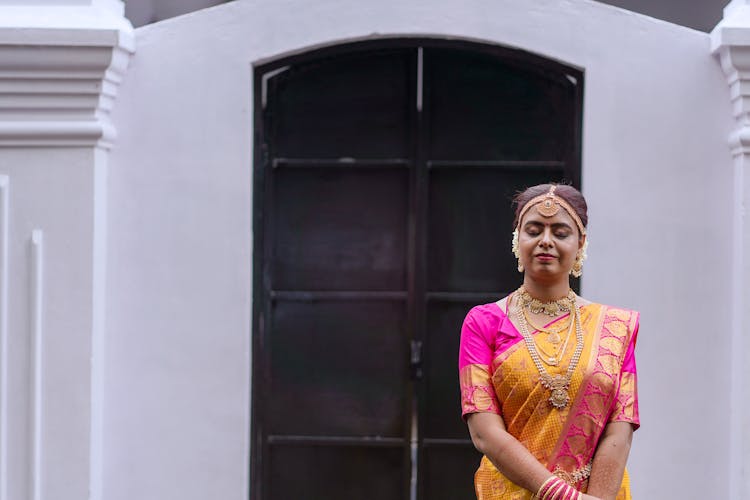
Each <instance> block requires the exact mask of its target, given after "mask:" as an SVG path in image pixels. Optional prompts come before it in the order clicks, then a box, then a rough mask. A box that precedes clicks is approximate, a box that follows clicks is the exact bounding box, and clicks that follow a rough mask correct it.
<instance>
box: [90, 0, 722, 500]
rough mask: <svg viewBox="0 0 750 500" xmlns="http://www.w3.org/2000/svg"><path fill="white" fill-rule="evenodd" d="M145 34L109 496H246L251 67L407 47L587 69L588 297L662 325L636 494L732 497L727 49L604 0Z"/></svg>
mask: <svg viewBox="0 0 750 500" xmlns="http://www.w3.org/2000/svg"><path fill="white" fill-rule="evenodd" d="M136 33H137V44H138V51H137V53H136V55H135V57H134V59H133V61H132V65H131V68H130V70H129V72H128V74H127V75H126V79H125V81H124V83H123V85H122V88H121V90H120V95H119V97H118V101H117V104H116V109H115V111H114V115H113V119H114V122H115V125H116V126H117V128H118V131H119V134H120V136H119V140H118V143H117V144H116V146H115V149H114V150H113V152H112V158H111V171H110V174H109V196H110V216H109V233H110V238H109V267H108V271H109V275H108V286H109V288H108V304H109V305H108V318H107V319H108V324H107V325H108V329H107V331H108V340H107V363H106V371H105V379H104V383H105V401H104V402H105V415H104V435H105V442H104V450H105V452H104V477H103V480H104V497H105V498H107V499H108V500H125V499H128V500H130V499H132V498H138V499H141V500H148V499H159V500H163V499H178V498H179V499H181V500H193V499H194V500H199V499H200V500H204V499H205V498H221V499H222V500H240V499H245V498H247V490H248V483H249V478H248V469H249V464H248V458H249V425H250V422H249V415H250V359H251V356H250V335H251V332H250V312H251V295H252V294H251V273H252V269H251V258H252V249H251V241H252V239H251V238H252V235H251V233H250V231H251V227H252V224H251V207H252V183H251V181H252V177H251V168H252V134H253V130H252V117H253V109H252V102H253V96H252V88H253V86H252V83H253V80H252V67H251V65H252V64H253V63H255V62H257V61H262V60H266V59H268V58H273V57H277V56H279V55H281V54H288V53H291V52H295V51H301V50H306V49H309V48H311V47H314V46H319V45H321V44H331V43H337V42H341V41H346V40H352V39H359V38H362V37H368V36H399V35H418V36H433V35H435V36H449V37H459V38H470V39H479V40H484V41H487V42H490V43H498V44H502V45H507V46H512V47H519V48H523V49H526V50H529V51H532V52H535V53H538V54H541V55H545V56H547V57H551V58H555V59H559V60H562V61H564V62H566V63H569V64H573V65H575V66H578V67H582V68H584V69H585V71H586V81H585V104H584V113H585V116H584V137H583V160H584V167H583V187H584V193H585V194H586V196H587V198H588V200H589V204H590V207H591V208H590V215H591V227H590V236H591V241H592V245H591V249H590V252H589V255H590V260H589V262H588V263H587V265H586V269H585V274H584V295H587V296H588V297H589V298H591V299H594V300H599V301H603V302H608V303H613V304H619V305H623V306H628V307H633V308H637V309H639V310H641V311H642V313H643V316H642V328H641V333H640V344H639V349H638V361H639V368H640V383H641V386H640V391H641V393H640V396H641V412H642V420H643V427H642V429H641V430H639V431H638V433H636V436H635V443H634V447H633V452H632V454H631V460H630V468H631V474H632V476H633V483H634V492H635V497H636V498H638V499H651V498H681V499H686V500H687V499H702V498H725V497H727V495H728V482H729V476H728V470H729V467H730V463H729V455H728V444H729V435H728V430H727V429H728V417H727V414H728V408H729V401H728V394H729V387H728V382H729V380H728V377H729V366H728V361H729V356H728V344H727V342H728V338H729V334H728V328H729V317H728V314H727V312H726V311H727V308H726V306H727V304H728V303H729V289H728V287H727V286H726V283H727V282H728V276H729V272H730V271H729V256H730V239H729V238H728V237H727V235H728V234H730V224H731V212H730V210H731V206H730V203H731V196H730V194H731V192H732V191H731V189H732V187H731V174H732V172H731V168H732V167H731V159H730V156H729V151H728V148H727V146H726V141H725V139H726V137H727V134H728V132H729V130H730V128H731V126H732V123H731V112H730V106H729V96H728V90H727V86H726V83H725V80H724V78H723V76H722V74H721V70H720V68H719V66H718V64H717V63H716V62H715V61H714V60H713V59H712V58H711V56H710V54H709V40H708V35H707V34H705V33H701V32H696V31H692V30H689V29H686V28H681V27H677V26H674V25H670V24H668V23H665V22H661V21H657V20H653V19H650V18H646V17H643V16H640V15H637V14H633V13H631V12H627V11H623V10H619V9H616V8H612V7H608V6H605V5H601V4H598V3H595V2H589V1H586V0H538V1H535V2H528V1H526V0H462V1H460V2H459V1H457V0H455V1H449V0H415V1H412V2H399V1H397V0H381V1H379V2H370V3H367V4H360V5H357V8H353V7H352V4H351V2H347V1H345V0H326V1H319V2H308V1H305V0H284V1H279V0H276V1H271V0H244V1H243V0H240V1H236V2H232V3H229V4H226V5H222V6H219V7H215V8H212V9H208V10H204V11H200V12H197V13H193V14H189V15H186V16H183V17H180V18H176V19H172V20H168V21H165V22H162V23H157V24H154V25H150V26H147V27H144V28H141V29H139V30H137V31H136ZM457 404H458V403H457ZM457 411H458V410H457ZM684 478H691V481H689V482H687V481H684Z"/></svg>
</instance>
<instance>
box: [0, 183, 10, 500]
mask: <svg viewBox="0 0 750 500" xmlns="http://www.w3.org/2000/svg"><path fill="white" fill-rule="evenodd" d="M9 187H10V179H9V177H8V176H7V175H0V500H8V481H9V478H8V271H9V267H8V206H9V201H8V200H9V196H8V191H9Z"/></svg>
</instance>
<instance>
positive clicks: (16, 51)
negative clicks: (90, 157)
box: [0, 6, 135, 148]
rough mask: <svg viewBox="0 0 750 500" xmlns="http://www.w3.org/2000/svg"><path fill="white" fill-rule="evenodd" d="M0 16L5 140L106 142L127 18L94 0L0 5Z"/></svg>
mask: <svg viewBox="0 0 750 500" xmlns="http://www.w3.org/2000/svg"><path fill="white" fill-rule="evenodd" d="M34 14H36V15H37V16H36V17H35V16H34ZM0 19H1V20H2V21H0V147H40V146H76V147H86V146H91V147H94V146H96V147H103V148H109V147H110V146H111V145H112V143H113V141H114V139H115V130H114V127H113V126H112V124H111V123H110V120H109V114H110V111H111V109H112V105H113V103H114V99H115V97H116V94H117V89H118V87H119V85H120V83H121V81H122V76H123V74H124V72H125V70H126V69H127V66H128V62H129V59H130V56H131V55H132V53H133V52H134V48H135V47H134V36H133V28H132V26H131V25H130V23H129V22H128V21H127V20H126V19H125V18H123V17H122V16H120V15H118V14H116V13H114V12H112V11H110V10H107V9H102V8H100V7H95V6H77V7H51V6H37V7H18V6H11V7H0Z"/></svg>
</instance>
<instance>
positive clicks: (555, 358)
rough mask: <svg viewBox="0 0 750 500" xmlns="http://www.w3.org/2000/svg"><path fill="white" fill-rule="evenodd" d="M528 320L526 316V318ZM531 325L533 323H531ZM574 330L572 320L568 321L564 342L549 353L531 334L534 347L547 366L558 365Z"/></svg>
mask: <svg viewBox="0 0 750 500" xmlns="http://www.w3.org/2000/svg"><path fill="white" fill-rule="evenodd" d="M526 319H527V320H528V318H526ZM532 326H533V325H532ZM573 330H574V322H573V321H572V319H571V321H570V324H569V328H568V334H567V335H566V336H565V342H563V344H562V347H561V346H559V345H558V347H557V349H555V351H554V353H553V354H550V353H548V352H547V351H546V349H544V348H542V346H541V344H538V343H537V342H536V340H535V339H534V336H532V340H533V341H534V347H536V349H537V351H538V352H539V354H541V355H542V356H541V359H542V361H544V363H545V364H547V365H549V366H557V365H559V364H560V363H561V362H562V360H563V357H565V353H566V352H567V351H568V343H569V342H570V337H571V336H572V333H573Z"/></svg>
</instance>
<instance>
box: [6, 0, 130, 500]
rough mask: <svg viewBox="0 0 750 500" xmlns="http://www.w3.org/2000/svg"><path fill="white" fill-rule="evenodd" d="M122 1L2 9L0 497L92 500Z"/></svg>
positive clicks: (55, 0)
mask: <svg viewBox="0 0 750 500" xmlns="http://www.w3.org/2000/svg"><path fill="white" fill-rule="evenodd" d="M133 50H134V38H133V30H132V27H131V26H130V23H129V22H128V21H127V20H126V19H125V18H124V17H123V4H122V2H121V1H120V0H46V1H44V0H36V1H35V2H33V4H31V2H28V1H27V0H16V1H11V0H0V500H15V499H29V500H46V499H61V500H68V499H70V500H74V499H76V500H80V499H92V500H100V499H101V464H102V453H101V449H102V445H103V444H102V439H103V435H102V433H101V422H102V411H103V408H102V405H101V399H102V394H101V391H102V378H101V376H102V370H101V363H102V357H101V354H102V352H103V346H102V342H103V341H104V331H103V327H104V324H105V322H104V313H105V303H104V298H105V285H106V275H105V270H106V230H107V223H106V215H107V213H106V207H107V203H106V201H107V185H106V179H107V177H106V174H107V157H108V150H109V147H110V146H111V145H112V144H113V142H114V140H115V130H114V129H113V127H112V125H111V123H110V121H109V112H110V110H111V108H112V104H113V102H114V99H115V96H116V92H117V87H118V85H119V83H120V81H121V78H122V76H123V73H124V71H125V69H126V67H127V64H128V60H129V58H130V55H131V54H132V53H133Z"/></svg>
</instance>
